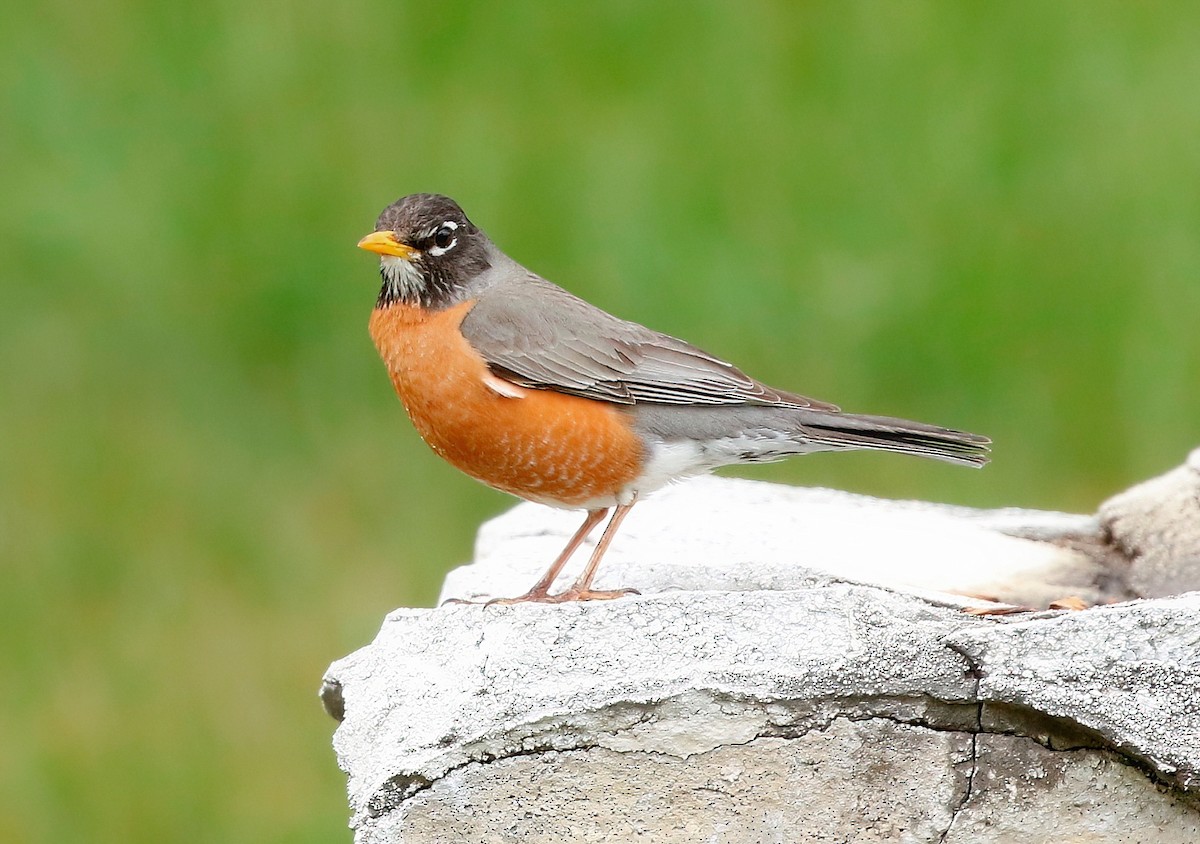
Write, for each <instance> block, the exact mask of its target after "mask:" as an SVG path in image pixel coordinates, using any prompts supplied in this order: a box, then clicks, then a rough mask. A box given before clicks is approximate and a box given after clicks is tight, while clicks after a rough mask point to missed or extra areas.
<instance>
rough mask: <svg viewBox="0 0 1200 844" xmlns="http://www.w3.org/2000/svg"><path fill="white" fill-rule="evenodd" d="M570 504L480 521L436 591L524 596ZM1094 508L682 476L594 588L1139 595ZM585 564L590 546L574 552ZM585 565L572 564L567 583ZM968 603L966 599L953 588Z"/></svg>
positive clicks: (625, 540) (647, 508)
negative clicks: (461, 561)
mask: <svg viewBox="0 0 1200 844" xmlns="http://www.w3.org/2000/svg"><path fill="white" fill-rule="evenodd" d="M580 521H581V517H580V515H579V514H578V513H576V512H573V511H561V510H551V509H550V508H547V507H543V506H540V505H537V504H518V505H517V506H516V507H514V508H513V509H512V510H510V511H509V512H507V513H505V514H504V515H502V516H499V517H498V518H496V519H493V520H492V521H490V522H488V523H487V524H485V525H484V526H483V528H481V529H480V532H479V539H478V542H477V543H476V550H475V561H474V563H472V564H471V565H468V566H464V567H462V568H459V569H455V570H454V571H452V572H451V573H450V574H449V575H448V576H447V578H446V582H445V584H444V586H443V589H442V594H441V598H440V601H444V600H446V599H447V598H465V599H469V600H480V599H487V598H493V597H503V596H511V595H519V594H521V593H522V592H524V591H525V590H526V589H528V588H529V587H530V586H531V585H532V584H533V583H534V581H536V580H537V579H538V577H539V576H540V575H541V573H542V571H544V570H545V568H546V566H547V565H548V564H549V562H550V560H552V559H554V557H555V556H556V555H557V554H558V552H559V551H560V550H561V549H562V547H563V546H564V545H565V544H566V542H567V539H568V538H569V537H570V536H571V534H572V533H574V532H575V529H576V528H578V527H579V523H580ZM1102 547H1103V546H1102V531H1101V527H1100V523H1099V521H1098V520H1097V519H1096V518H1095V517H1093V516H1075V515H1070V514H1066V513H1045V512H1039V511H1031V510H1019V509H1015V508H1010V509H1005V510H972V509H970V508H966V507H949V506H945V505H938V504H927V503H922V502H915V501H883V500H880V499H875V498H869V497H867V496H863V495H853V494H850V493H846V492H837V491H834V490H827V489H803V488H796V487H785V486H779V485H776V484H767V483H762V482H759V481H747V480H740V479H733V478H718V477H702V478H695V479H692V480H689V481H687V482H686V483H681V484H676V485H674V486H671V487H668V488H667V489H664V490H662V491H661V492H659V493H657V494H656V495H654V496H653V497H651V498H649V499H647V500H646V501H644V502H641V503H639V504H638V506H637V507H635V508H634V509H633V511H632V512H631V513H630V515H629V517H628V519H626V521H625V523H624V525H623V526H622V528H621V532H620V533H619V534H617V538H616V541H615V542H614V543H613V546H612V548H611V549H609V552H608V554H607V555H606V556H605V558H604V565H603V566H601V568H600V575H599V577H598V579H597V581H596V586H597V588H600V589H613V588H618V587H625V586H633V587H636V588H637V589H638V590H640V591H641V592H642V593H649V592H664V591H699V590H739V591H740V590H753V589H772V590H778V589H793V588H797V587H803V586H811V585H814V584H817V583H821V582H824V581H826V580H829V579H830V578H831V577H833V578H836V579H838V580H841V581H849V582H856V583H874V584H880V585H885V586H890V587H895V588H903V589H907V590H909V591H915V592H919V593H923V594H929V593H932V592H953V593H957V594H959V595H974V596H980V597H987V598H993V599H997V600H1000V601H1005V602H1009V603H1014V604H1022V605H1029V606H1046V605H1047V604H1048V603H1049V602H1050V601H1053V600H1056V599H1058V598H1062V597H1064V596H1067V595H1079V596H1080V597H1083V598H1084V599H1085V600H1086V601H1088V602H1089V603H1103V602H1107V601H1114V600H1124V599H1126V598H1130V597H1134V595H1133V594H1132V593H1130V592H1129V591H1128V590H1127V589H1125V587H1124V562H1123V560H1122V561H1121V563H1120V568H1115V566H1116V564H1115V563H1114V559H1113V557H1112V555H1111V554H1108V553H1107V552H1106V551H1103V552H1102V551H1101V550H1100V549H1102ZM577 557H578V558H579V559H578V560H577V561H576V565H577V566H581V565H582V560H583V559H584V554H583V553H582V552H581V553H580V554H578V555H577ZM574 576H575V569H572V568H570V567H569V568H568V571H567V572H565V573H564V574H563V575H562V576H561V579H560V581H559V584H560V586H564V587H565V586H566V585H567V584H568V583H569V582H570V581H571V579H573V578H574ZM954 600H955V602H956V603H957V602H958V599H954Z"/></svg>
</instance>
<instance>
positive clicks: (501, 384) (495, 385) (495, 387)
mask: <svg viewBox="0 0 1200 844" xmlns="http://www.w3.org/2000/svg"><path fill="white" fill-rule="evenodd" d="M483 386H485V387H487V388H488V389H489V390H491V391H492V392H493V393H495V394H496V395H498V396H504V397H505V398H506V399H523V398H525V396H526V395H528V394H529V391H528V390H526V389H525V388H524V387H518V386H517V385H516V384H514V383H513V382H511V381H505V380H504V379H503V378H499V377H497V376H495V375H493V374H492V373H490V372H485V373H484V374H483Z"/></svg>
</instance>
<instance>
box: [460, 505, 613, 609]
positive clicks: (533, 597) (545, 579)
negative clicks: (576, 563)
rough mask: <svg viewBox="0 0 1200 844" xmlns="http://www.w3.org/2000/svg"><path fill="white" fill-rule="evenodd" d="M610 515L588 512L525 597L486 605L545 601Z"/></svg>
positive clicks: (496, 601) (500, 600)
mask: <svg viewBox="0 0 1200 844" xmlns="http://www.w3.org/2000/svg"><path fill="white" fill-rule="evenodd" d="M606 513H608V508H601V509H599V510H588V513H587V518H586V519H584V520H583V524H582V525H580V526H579V530H577V531H575V535H574V536H572V537H571V540H570V542H568V543H567V547H566V548H563V550H562V553H561V554H559V555H558V557H557V558H556V559H555V560H554V562H553V563H551V564H550V568H548V569H546V573H545V574H543V575H542V578H541V580H539V581H538V582H537V583H535V584H533V587H532V588H531V589H530V590H529V591H528V592H526V593H525V594H524V595H518V596H517V597H515V598H493V599H492V600H490V601H487V602H486V604H488V605H491V604H521V603H524V602H526V601H545V600H547V599H548V598H549V597H550V587H551V586H552V585H553V583H554V579H555V578H556V577H558V573H559V572H560V571H562V570H563V566H565V565H566V564H567V561H568V560H570V559H571V555H572V554H574V553H575V552H576V551H577V550H578V549H579V546H580V545H581V544H583V540H585V539H587V536H588V534H589V533H591V532H592V529H593V528H594V527H596V525H598V524H600V520H601V519H603V518H604V516H605V514H606ZM443 603H445V604H471V603H475V602H474V601H464V600H462V599H461V598H451V599H450V600H448V601H445V602H443Z"/></svg>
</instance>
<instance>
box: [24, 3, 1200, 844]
mask: <svg viewBox="0 0 1200 844" xmlns="http://www.w3.org/2000/svg"><path fill="white" fill-rule="evenodd" d="M10 6H11V8H9V9H8V10H7V11H6V19H7V23H6V25H5V27H3V29H2V30H0V48H2V49H0V78H2V79H3V88H2V99H0V108H2V112H3V114H2V117H3V126H2V128H0V168H2V174H3V179H4V191H3V196H2V197H0V247H2V249H3V252H2V254H3V265H2V267H0V566H2V572H3V576H4V584H5V585H4V587H3V589H0V613H2V614H3V623H2V625H0V637H2V638H0V671H2V672H3V675H4V676H5V677H6V678H7V680H8V683H7V690H6V693H5V695H4V703H3V704H0V716H2V717H0V746H3V747H4V748H5V752H4V754H3V757H2V759H0V840H4V841H14V842H15V841H21V842H26V841H28V842H51V841H54V842H58V841H162V840H187V841H221V842H236V841H256V842H261V841H296V842H305V841H314V842H315V841H328V840H349V836H348V833H347V832H346V831H345V830H344V822H345V809H344V800H343V790H342V789H343V780H342V777H341V775H340V773H339V772H338V771H337V770H336V768H335V766H334V761H333V757H332V754H331V752H330V750H329V747H328V738H329V734H330V732H331V730H332V722H330V721H328V720H327V719H326V717H325V716H324V715H323V714H322V713H321V712H320V709H319V707H318V705H317V702H316V699H315V698H314V696H313V693H314V691H315V688H316V685H317V682H318V680H319V677H320V675H321V672H322V670H323V669H324V667H325V665H326V664H327V663H328V662H329V661H330V660H332V659H334V658H336V657H338V656H340V655H342V654H344V653H346V652H348V651H350V650H351V649H353V648H354V647H356V646H358V645H360V644H362V643H363V642H365V641H366V640H368V639H369V638H370V637H371V635H372V634H373V631H374V630H375V629H376V627H377V625H378V623H379V619H380V617H381V615H382V614H383V613H384V612H385V611H386V610H388V609H389V608H391V607H393V606H396V605H399V604H411V603H416V604H427V603H429V602H430V601H431V600H432V599H433V597H434V595H435V592H436V588H437V583H438V582H439V580H440V578H441V576H442V574H443V573H444V572H445V570H446V569H447V568H449V567H450V566H452V565H454V564H456V563H458V562H461V561H463V560H465V559H466V558H467V557H468V556H469V554H470V549H471V542H472V537H473V532H474V529H475V527H476V526H477V525H478V523H479V522H480V521H481V520H482V519H484V518H486V517H487V516H490V515H492V514H495V513H497V512H499V511H501V510H502V509H504V508H506V507H508V506H509V504H510V503H511V502H510V500H509V499H507V498H505V497H504V496H501V495H500V494H498V493H493V492H490V491H488V490H486V489H484V488H482V487H480V486H477V485H475V484H474V483H473V482H471V481H469V480H467V479H466V478H464V477H462V476H459V475H457V474H456V473H455V472H454V471H453V470H451V469H449V468H447V467H446V466H444V465H442V464H440V463H439V461H438V460H437V459H436V458H435V457H433V456H432V455H431V454H430V453H428V452H427V451H426V450H425V449H424V447H423V446H422V445H421V444H420V443H419V442H418V440H417V438H416V436H415V434H414V433H413V432H412V430H411V428H410V427H409V425H408V423H407V422H406V421H405V420H404V418H403V414H402V410H401V408H400V406H399V404H398V403H397V402H396V400H395V399H394V397H393V396H392V395H391V393H390V390H389V387H388V384H387V381H386V378H385V376H384V373H383V370H382V367H381V366H380V364H379V363H378V361H377V360H376V359H375V354H374V351H373V349H372V348H371V346H370V342H369V340H368V339H367V337H366V332H365V321H366V316H367V312H368V310H369V308H370V306H371V303H372V301H373V299H374V295H375V287H376V275H375V267H374V264H373V262H372V260H371V258H370V256H367V255H365V254H363V253H359V252H357V251H356V250H355V249H354V248H353V245H354V242H355V240H356V239H357V238H358V237H359V236H360V235H361V234H363V233H364V232H366V231H368V230H369V229H370V228H371V226H372V223H373V220H374V217H375V215H376V214H377V213H378V211H379V209H380V208H382V207H383V206H384V205H385V204H387V203H388V202H390V201H392V200H393V199H395V198H396V197H397V196H400V195H402V194H405V193H409V192H412V191H417V190H435V191H439V192H444V193H448V194H450V195H452V196H454V197H456V198H458V199H459V200H460V201H461V202H462V203H463V205H464V206H465V207H466V209H467V211H468V213H470V214H471V215H472V217H473V219H475V221H476V222H478V223H479V224H481V225H482V226H483V227H484V228H485V229H487V230H488V231H489V233H490V234H491V235H492V236H493V238H494V239H495V240H496V241H497V242H498V243H500V244H501V246H502V247H503V248H504V249H505V250H506V251H508V252H509V253H510V254H511V255H513V256H515V257H516V258H517V259H518V260H521V261H522V262H524V263H526V264H527V265H529V266H531V267H533V268H535V269H536V270H538V271H540V272H542V273H543V274H544V275H546V276H548V277H549V278H552V279H554V280H556V281H559V282H560V283H563V284H564V285H566V286H568V287H570V288H571V289H573V290H574V291H576V292H578V293H580V294H581V295H584V296H585V297H587V298H590V299H592V300H593V301H595V302H597V303H599V304H601V305H603V306H605V307H607V308H608V309H609V310H612V311H615V312H616V313H618V314H620V315H622V316H626V317H628V318H633V319H638V320H640V321H642V322H646V323H649V324H651V325H654V326H655V327H658V328H661V329H663V330H667V331H671V332H673V333H677V334H679V335H682V336H684V337H686V338H688V339H690V340H692V341H694V342H697V343H699V344H700V345H702V346H704V347H706V348H708V349H710V350H712V351H714V352H716V353H718V354H721V355H723V356H726V357H728V358H731V359H733V360H736V361H738V362H739V363H741V364H742V365H743V366H744V367H745V368H746V369H748V370H750V371H751V372H752V373H753V374H756V375H758V376H760V377H762V378H763V379H764V380H767V381H769V382H772V383H776V384H778V385H780V386H783V387H789V388H792V389H796V390H800V391H803V392H807V393H809V394H811V395H814V396H818V397H821V398H826V399H830V400H834V401H838V402H839V403H841V404H842V405H843V406H845V407H847V408H849V409H854V410H860V411H864V412H875V413H887V414H894V415H901V416H909V417H913V418H918V419H924V420H927V421H934V422H940V423H943V424H948V425H955V426H959V427H965V428H969V429H971V430H976V431H979V432H983V433H987V434H989V435H991V436H992V437H994V438H995V439H996V442H997V445H996V451H995V462H994V463H993V465H991V466H989V467H988V468H987V469H986V470H985V471H984V472H982V473H976V472H966V471H956V470H954V469H953V468H950V467H945V466H942V465H938V464H926V463H923V462H920V461H912V460H904V459H902V458H895V459H893V458H890V457H886V456H879V455H866V456H860V455H838V456H836V457H834V456H821V455H818V456H814V457H812V458H807V459H805V460H800V461H793V462H791V463H788V464H782V465H779V466H775V467H770V468H768V469H762V470H757V471H755V472H754V473H753V476H755V477H760V478H773V479H778V480H785V481H787V482H791V483H813V484H830V485H838V486H843V487H846V488H851V489H855V490H861V491H865V492H869V493H874V494H882V495H894V496H914V497H922V498H940V499H945V500H952V501H958V502H962V503H969V504H977V505H1007V504H1020V505H1028V506H1041V507H1054V508H1061V509H1074V510H1085V511H1086V510H1090V509H1092V508H1093V507H1094V506H1095V504H1096V503H1097V502H1098V501H1099V500H1101V499H1102V498H1103V497H1104V496H1106V495H1107V494H1109V493H1111V492H1113V491H1115V490H1117V489H1119V488H1121V487H1123V486H1125V485H1127V484H1129V483H1131V482H1133V481H1136V480H1139V479H1141V478H1143V477H1146V476H1148V475H1150V474H1153V473H1156V472H1158V471H1161V470H1163V469H1166V468H1168V467H1170V466H1172V465H1174V464H1176V463H1178V462H1179V461H1180V460H1181V459H1182V457H1183V456H1184V454H1185V452H1186V451H1187V449H1189V448H1190V447H1192V446H1194V445H1196V443H1197V440H1200V422H1198V421H1197V420H1200V398H1198V392H1197V390H1196V385H1197V383H1198V382H1200V331H1197V330H1196V326H1197V317H1196V315H1197V313H1198V312H1200V285H1198V284H1197V278H1198V276H1200V246H1198V242H1200V241H1198V237H1197V235H1198V233H1200V145H1197V143H1196V139H1197V138H1198V137H1200V99H1197V98H1196V96H1195V90H1196V85H1197V82H1198V81H1200V53H1198V52H1197V51H1196V50H1195V45H1194V40H1193V39H1192V38H1191V35H1190V33H1192V32H1195V31H1196V26H1197V25H1198V24H1200V8H1198V7H1196V6H1194V5H1190V4H1122V3H1116V2H1111V3H1092V2H1087V3H1083V2H1077V3H1063V4H1053V5H1051V6H1046V5H1045V4H1040V3H1039V4H1035V3H1032V2H1017V3H1007V4H991V5H988V6H982V5H976V4H953V5H952V4H939V3H907V4H893V5H885V4H873V3H814V4H788V3H752V4H736V5H735V4H709V3H703V4H693V5H687V6H683V5H675V4H662V5H659V6H656V7H653V8H646V7H644V5H643V4H634V3H632V2H610V3H598V4H587V5H583V4H580V5H570V6H565V5H564V6H560V7H550V6H546V5H543V4H531V3H523V2H522V3H506V4H494V5H484V4H473V3H467V4H458V5H449V4H445V5H443V6H438V7H429V6H422V5H417V4H411V3H395V2H392V3H382V2H368V1H367V0H352V2H348V3H342V4H335V5H330V4H321V3H291V4H283V3H278V2H266V3H261V4H233V3H216V4H209V5H207V6H205V5H200V6H196V5H191V6H188V5H182V6H180V5H162V4H152V3H148V2H141V1H140V0H130V2H125V3H117V4H108V5H107V6H106V7H104V8H101V7H84V6H79V5H78V4H71V5H68V4H65V3H60V2H51V3H44V4H38V5H36V6H29V5H27V6H25V7H16V6H12V4H10Z"/></svg>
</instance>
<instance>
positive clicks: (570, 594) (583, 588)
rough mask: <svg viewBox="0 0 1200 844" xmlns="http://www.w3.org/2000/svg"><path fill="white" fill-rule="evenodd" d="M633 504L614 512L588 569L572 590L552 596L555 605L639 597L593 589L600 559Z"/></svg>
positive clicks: (626, 591) (621, 591)
mask: <svg viewBox="0 0 1200 844" xmlns="http://www.w3.org/2000/svg"><path fill="white" fill-rule="evenodd" d="M634 503H636V502H632V503H629V504H619V505H617V509H616V510H615V511H614V512H613V517H612V519H610V520H609V522H608V527H606V528H605V529H604V534H603V535H602V536H601V537H600V541H599V542H598V543H597V544H596V550H595V551H593V552H592V557H591V559H590V560H588V564H587V567H586V568H585V569H584V570H583V572H582V573H581V574H580V575H579V579H578V580H576V581H575V583H574V584H572V585H571V588H570V589H568V590H566V591H565V592H560V593H558V594H557V595H551V596H549V597H548V598H547V599H544V600H550V601H553V602H555V603H560V602H565V601H611V600H612V599H613V598H620V597H621V596H622V595H637V594H638V592H637V590H636V589H611V590H599V591H598V590H595V589H592V579H593V578H594V577H595V576H596V569H598V568H599V567H600V558H601V557H603V556H604V552H605V551H607V550H608V546H609V545H611V544H612V541H613V537H614V536H616V535H617V530H618V529H619V528H620V527H621V522H623V521H625V517H626V516H628V515H629V511H630V510H632V509H633V504H634Z"/></svg>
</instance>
